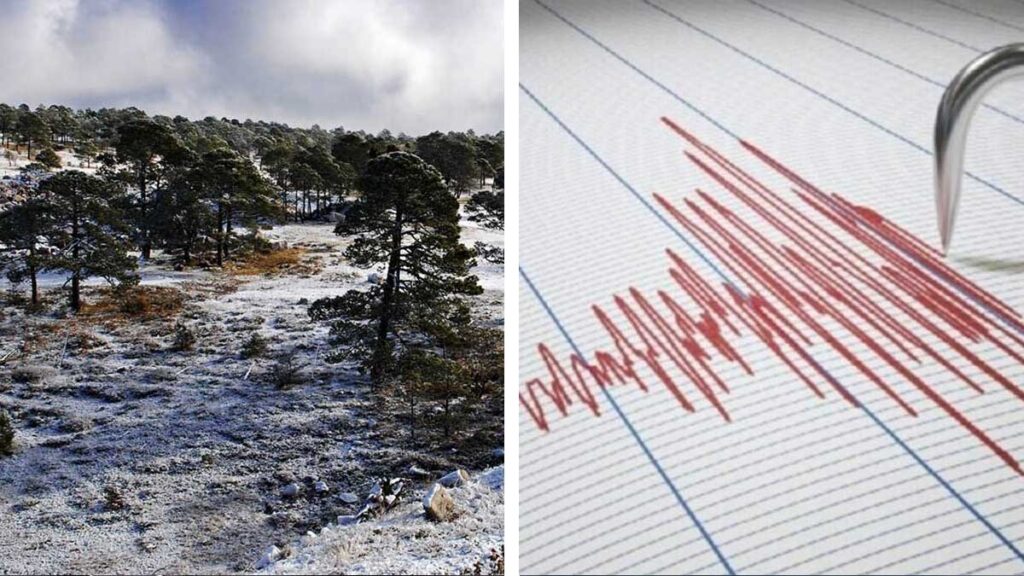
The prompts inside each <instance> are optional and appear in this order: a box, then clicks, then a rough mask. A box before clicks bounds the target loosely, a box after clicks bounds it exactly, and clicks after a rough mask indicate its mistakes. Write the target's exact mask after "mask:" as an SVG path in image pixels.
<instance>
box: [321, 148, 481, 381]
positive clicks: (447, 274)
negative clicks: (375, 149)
mask: <svg viewBox="0 0 1024 576" xmlns="http://www.w3.org/2000/svg"><path fill="white" fill-rule="evenodd" d="M359 188H360V190H361V191H362V195H361V196H360V197H359V199H358V200H357V201H356V202H355V204H354V205H353V206H352V209H351V210H350V211H349V212H348V215H347V217H346V218H345V221H344V222H341V223H339V224H338V226H337V228H336V230H335V232H336V233H337V234H341V235H346V236H347V235H353V236H355V239H354V240H353V241H352V243H351V244H349V246H348V248H346V250H345V255H346V257H347V258H348V259H349V260H350V261H351V262H352V263H353V264H355V265H356V266H361V267H367V268H369V267H373V266H378V265H382V264H383V265H385V266H386V268H387V273H386V279H385V281H384V283H383V285H379V286H374V287H372V288H370V289H369V290H366V291H359V290H352V291H349V292H348V293H346V294H345V295H343V296H340V297H337V298H328V299H323V300H319V301H317V302H315V303H314V304H313V306H312V307H311V308H310V315H311V316H312V317H313V318H315V319H324V320H333V321H334V325H333V327H332V330H333V332H334V334H335V336H336V339H337V340H339V341H341V342H343V343H345V344H346V345H347V346H348V348H347V353H349V354H354V355H357V356H358V357H360V359H361V360H362V361H363V365H364V367H366V368H367V369H368V370H369V372H370V375H371V378H372V379H373V381H374V382H380V381H381V380H382V379H383V378H384V376H385V375H386V374H387V373H388V371H389V370H390V369H391V368H392V367H393V366H394V361H395V357H394V355H395V351H396V342H398V343H400V344H401V345H402V346H403V347H405V348H409V347H413V346H416V347H423V346H429V345H430V340H431V338H432V337H433V335H434V334H436V333H438V332H439V331H440V330H439V329H438V328H439V327H442V326H445V325H447V324H449V323H454V322H462V323H465V322H466V321H468V307H467V306H466V304H465V302H464V301H463V299H462V298H461V297H462V296H464V295H471V294H479V293H481V292H482V290H481V288H480V286H479V284H478V281H477V278H476V276H473V275H471V274H470V273H469V269H470V267H472V266H473V264H474V262H473V251H472V250H471V249H469V248H467V247H466V246H464V245H463V244H462V243H461V242H460V241H459V233H460V230H459V214H458V212H459V204H458V201H457V200H456V199H455V197H454V196H453V195H452V194H451V193H450V192H449V191H448V190H447V188H446V187H445V185H444V182H443V180H442V178H441V175H440V173H438V171H437V170H436V169H434V168H433V167H431V166H429V165H427V164H426V163H425V162H424V161H423V160H422V159H420V158H419V157H417V156H415V155H413V154H409V153H406V152H391V153H388V154H384V155H382V156H379V157H377V158H375V159H373V160H371V161H370V162H368V163H367V165H366V172H365V173H364V175H363V177H362V178H361V179H360V186H359ZM416 342H419V344H416ZM398 351H399V352H402V350H398ZM342 355H345V352H342Z"/></svg>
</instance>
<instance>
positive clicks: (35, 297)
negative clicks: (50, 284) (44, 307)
mask: <svg viewBox="0 0 1024 576" xmlns="http://www.w3.org/2000/svg"><path fill="white" fill-rule="evenodd" d="M28 273H29V276H30V277H31V278H32V306H39V283H38V281H37V280H36V274H37V272H36V265H35V264H30V265H29V267H28Z"/></svg>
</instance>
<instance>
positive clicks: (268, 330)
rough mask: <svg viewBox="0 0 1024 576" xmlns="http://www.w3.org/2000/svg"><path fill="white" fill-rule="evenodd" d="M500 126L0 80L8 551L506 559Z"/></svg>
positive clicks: (9, 568) (3, 488)
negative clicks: (158, 106)
mask: <svg viewBox="0 0 1024 576" xmlns="http://www.w3.org/2000/svg"><path fill="white" fill-rule="evenodd" d="M503 139H504V135H503V133H500V132H499V133H497V134H476V133H474V132H473V131H468V132H447V133H442V132H433V133H429V134H424V135H418V136H409V135H406V134H392V133H390V132H389V131H387V130H384V131H381V132H379V133H377V134H369V133H365V132H362V131H348V130H346V129H344V128H340V127H339V128H335V129H324V128H321V127H319V126H316V125H314V126H312V127H310V128H295V127H291V126H288V125H287V124H283V123H276V122H267V121H254V120H244V121H239V120H233V119H228V118H219V119H218V118H213V117H207V118H203V119H201V120H190V119H188V118H185V117H182V116H175V117H169V116H161V115H154V116H149V115H147V114H146V113H145V112H144V111H142V110H138V109H135V108H123V109H115V108H103V109H98V110H92V109H86V110H74V109H71V108H70V107H66V106H61V105H49V106H42V105H41V106H38V107H35V108H32V107H30V106H27V105H24V104H22V105H15V104H0V287H2V288H3V289H2V291H0V534H2V535H3V536H0V538H2V539H6V541H5V542H4V543H3V545H2V546H0V572H3V573H14V572H17V573H23V572H37V573H38V572H67V571H70V572H101V573H111V572H132V573H140V572H147V573H152V572H157V571H164V572H207V573H211V572H217V573H221V572H239V571H244V572H252V571H260V572H264V573H287V572H305V571H336V572H345V573H360V572H364V573H399V572H415V573H426V572H430V573H435V572H440V573H468V574H472V573H476V574H486V573H501V572H503V570H504V560H503V555H504V549H503V542H504V540H503V533H502V524H503V495H502V490H503V480H502V478H503V476H502V475H503V462H504V452H503V450H502V446H503V442H504V440H503V388H504V382H503V355H504V350H503V328H502V324H503V317H502V305H503V299H504V294H503V275H504V266H503V246H504V240H503V228H504V185H503V157H504V140H503Z"/></svg>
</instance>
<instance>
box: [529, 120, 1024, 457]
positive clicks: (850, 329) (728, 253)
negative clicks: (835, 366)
mask: <svg viewBox="0 0 1024 576" xmlns="http://www.w3.org/2000/svg"><path fill="white" fill-rule="evenodd" d="M662 122H663V123H664V124H665V125H666V126H667V127H668V128H669V129H671V130H672V131H673V132H675V133H676V134H678V135H679V136H680V137H681V138H683V140H685V141H686V142H687V143H688V144H689V145H690V146H692V147H693V148H694V149H695V150H694V151H686V152H685V153H684V155H685V158H686V159H687V160H688V161H689V162H690V163H691V164H692V165H693V166H695V167H696V168H697V170H698V171H700V172H702V173H704V174H706V175H707V176H709V177H710V178H711V179H712V180H713V181H714V182H715V183H716V184H717V185H718V186H720V187H721V193H720V194H718V195H714V194H711V193H709V192H706V191H704V190H700V189H697V190H695V191H694V194H693V195H692V196H691V197H688V198H683V199H681V200H680V201H679V202H675V203H674V202H672V201H670V200H669V199H667V198H666V197H665V196H663V195H661V194H654V199H655V201H656V202H657V204H658V206H660V208H661V209H663V210H664V211H665V212H666V213H667V215H668V216H670V217H671V218H672V219H673V220H675V221H676V222H677V223H678V224H679V225H680V226H681V227H682V228H683V229H684V230H685V231H686V232H687V233H688V234H689V236H690V237H691V238H694V239H696V241H697V242H699V244H701V245H702V246H703V247H704V250H706V252H707V253H708V254H709V255H711V256H713V257H714V258H715V259H716V261H718V262H720V263H721V264H722V266H723V267H724V268H725V269H727V270H728V271H729V273H730V275H731V276H732V277H733V278H736V279H737V280H739V282H740V284H741V285H742V286H744V287H746V288H745V290H746V293H741V292H740V290H739V288H737V287H736V286H735V285H733V284H732V283H730V282H720V283H719V284H715V283H713V282H710V281H708V280H706V279H705V278H703V277H702V276H701V275H700V273H699V272H698V271H697V270H695V269H694V268H693V267H692V266H690V265H689V264H687V263H686V261H685V260H683V258H681V257H680V256H679V255H678V254H676V253H675V252H674V251H672V250H671V249H666V250H665V253H666V256H667V258H668V260H669V268H668V270H667V273H668V275H669V277H670V278H671V280H672V285H673V286H674V289H673V291H669V290H658V291H657V292H656V298H650V297H648V296H647V295H645V294H644V292H643V291H641V290H640V289H638V288H636V287H632V286H631V287H629V288H628V289H627V295H623V296H619V295H615V296H613V297H612V303H613V304H614V310H615V311H616V312H617V314H618V316H617V317H618V318H620V319H619V320H617V319H616V318H615V317H613V316H612V315H611V314H609V312H606V311H605V309H604V308H602V307H601V306H598V305H594V306H592V307H591V311H592V312H593V314H594V316H595V318H597V320H598V322H600V324H601V327H602V328H603V329H604V330H605V332H606V333H607V334H608V336H609V337H610V338H611V343H612V346H611V347H610V348H608V349H605V350H597V351H596V352H594V353H593V358H592V359H591V360H586V359H584V358H582V357H580V356H578V355H576V354H572V355H571V356H570V357H569V359H568V366H569V369H566V368H565V367H564V365H563V362H562V361H560V360H559V359H558V358H557V357H556V356H555V354H554V353H553V352H552V351H551V350H550V349H549V348H548V347H547V346H546V345H545V344H539V345H538V346H537V352H538V354H539V355H540V358H541V360H542V361H543V363H544V366H545V369H546V371H547V376H546V377H543V378H534V379H531V380H529V381H527V382H526V383H525V386H524V389H523V390H522V391H521V392H520V394H519V401H520V403H521V404H522V405H523V407H524V408H525V409H526V411H527V413H528V414H529V416H530V418H531V419H532V420H533V422H534V423H535V424H536V425H537V427H538V428H540V429H541V430H543V431H548V430H549V429H550V424H549V421H548V414H547V412H546V410H550V408H551V407H553V408H554V409H555V410H557V411H558V413H560V414H561V415H562V416H563V417H564V416H568V415H569V412H570V408H571V407H572V406H573V405H574V404H582V405H583V406H584V407H586V408H587V409H588V410H589V411H590V412H591V414H592V415H594V416H600V414H601V412H600V407H599V404H598V402H597V399H596V397H595V394H594V390H593V386H594V385H596V386H598V387H600V388H602V389H603V388H606V387H608V386H618V385H627V384H629V385H634V386H636V387H637V388H638V389H639V390H640V391H642V392H648V391H649V390H650V383H649V382H648V381H646V380H645V378H646V377H645V376H642V373H643V374H646V373H650V374H653V375H654V377H655V378H656V379H657V382H658V383H660V384H661V385H662V386H663V387H664V388H665V389H666V390H668V391H669V393H670V394H671V395H672V397H673V398H674V399H675V401H676V402H677V403H678V404H679V406H680V408H682V409H683V410H685V411H687V412H694V411H696V409H697V404H696V402H698V398H703V400H704V401H706V402H707V403H708V404H710V405H711V406H712V407H713V408H714V409H715V410H716V411H717V412H718V413H719V415H720V416H721V417H722V419H723V420H725V421H726V422H729V421H731V419H732V418H731V416H730V414H729V412H728V410H727V406H726V403H725V401H724V398H725V397H726V396H727V395H729V394H730V388H729V385H728V382H727V381H726V379H725V378H724V377H723V375H722V370H723V368H725V367H726V366H728V365H729V364H736V365H738V366H739V367H740V368H742V369H743V371H744V372H746V373H747V374H751V375H752V374H754V369H753V368H752V367H751V365H750V364H748V362H747V361H746V360H745V359H744V358H743V356H742V355H741V354H740V352H739V350H738V348H737V346H736V344H735V340H736V339H738V338H743V337H749V336H752V337H754V338H756V339H757V340H759V341H760V342H761V344H763V345H764V346H765V347H766V348H767V349H768V350H770V351H771V352H772V354H773V355H774V356H775V357H776V358H777V359H778V360H780V361H781V362H782V363H783V364H785V366H786V367H787V368H788V369H789V370H790V371H791V372H792V373H793V374H794V375H795V376H797V377H798V378H799V379H800V381H801V382H802V383H803V384H804V385H805V386H806V387H807V388H808V389H809V390H810V391H811V392H812V393H813V394H814V395H816V396H818V397H820V398H824V397H825V391H824V390H825V389H823V387H822V386H821V385H822V384H826V385H828V386H829V387H830V388H831V389H832V390H834V391H835V392H836V393H838V394H839V395H840V397H842V398H843V399H844V400H846V401H847V402H848V403H849V404H851V405H853V406H858V402H857V400H856V398H854V397H853V396H852V395H851V394H850V393H849V392H848V391H847V390H846V388H845V387H843V386H842V385H840V384H839V383H838V382H837V381H836V380H835V379H834V378H833V377H832V376H830V375H829V373H828V372H827V371H826V370H825V369H824V368H823V367H822V366H821V365H820V364H819V363H818V362H817V361H815V360H814V359H813V357H812V351H813V350H814V349H815V348H816V347H824V348H827V349H828V350H831V351H832V352H834V353H836V354H838V355H839V356H841V357H842V358H843V359H844V360H845V361H846V362H848V363H849V365H850V366H852V367H853V368H854V369H855V370H856V371H857V373H859V374H861V375H862V376H864V377H865V378H866V379H867V380H868V381H870V382H871V383H872V384H874V385H875V386H876V387H877V388H878V389H879V390H881V391H882V392H884V393H885V395H886V396H887V397H888V398H889V399H890V400H891V401H893V402H894V403H895V404H896V405H898V406H900V408H901V409H903V411H905V412H906V413H907V414H908V415H910V416H916V415H917V413H918V412H917V410H916V409H915V408H914V407H913V405H912V403H911V401H910V400H909V399H907V398H905V397H904V395H901V394H900V392H898V387H896V386H895V384H897V383H904V384H909V385H911V386H912V387H913V388H914V389H915V390H917V391H918V392H920V393H921V395H922V396H923V397H924V398H926V399H927V400H928V401H930V402H931V403H933V404H934V405H935V406H937V407H938V408H939V409H941V410H942V411H943V412H945V413H946V415H947V416H949V417H950V418H952V419H953V420H954V421H956V422H957V424H958V425H959V426H961V427H962V428H963V429H964V430H966V431H967V432H969V433H970V434H971V435H972V436H974V437H975V438H976V439H977V440H978V441H979V442H980V443H982V444H983V445H985V446H986V447H987V448H988V449H989V450H991V451H992V452H993V453H994V454H995V455H997V456H998V457H999V458H1000V459H1001V460H1002V461H1003V462H1005V463H1006V465H1007V466H1009V467H1010V468H1011V469H1013V470H1014V471H1016V472H1017V473H1018V474H1021V475H1024V469H1022V468H1021V466H1020V464H1018V462H1017V461H1016V460H1015V459H1014V457H1013V456H1012V455H1011V454H1010V453H1009V452H1008V451H1007V450H1005V449H1004V448H1002V447H1001V446H1000V445H999V444H998V443H997V442H996V441H995V440H993V439H992V438H991V437H989V436H988V435H987V434H986V433H985V432H984V431H983V430H982V429H981V428H979V427H978V426H977V425H976V424H974V423H973V422H972V421H971V420H970V419H969V418H967V416H965V415H964V414H963V413H962V412H960V411H959V410H958V409H957V408H956V407H955V406H954V405H953V404H952V403H951V402H950V401H949V400H947V399H946V398H944V397H943V396H942V395H941V394H940V393H939V392H938V391H936V390H935V389H934V388H933V387H932V386H930V385H929V384H928V383H927V382H925V381H924V380H923V379H922V378H921V377H920V376H918V375H917V373H916V372H915V371H914V368H915V367H916V366H919V365H920V364H921V362H922V358H924V357H928V358H930V359H931V360H933V361H935V362H936V363H937V364H938V365H939V366H941V367H942V368H943V369H944V370H945V371H946V372H947V373H949V374H951V375H953V376H955V377H956V379H957V380H959V381H961V382H963V384H964V385H965V386H967V387H968V388H969V389H971V390H972V391H974V392H975V393H977V394H982V393H984V391H985V389H984V388H983V386H982V384H983V382H984V383H987V382H994V383H997V384H998V385H999V386H1001V387H1003V388H1004V389H1005V390H1007V391H1009V392H1010V393H1011V394H1012V395H1013V396H1014V397H1016V398H1017V399H1018V400H1021V401H1024V390H1022V389H1021V387H1020V386H1018V385H1017V384H1015V383H1014V382H1013V381H1011V380H1010V378H1009V377H1008V376H1007V375H1005V374H1004V373H1002V372H1001V371H1000V370H999V369H997V368H996V367H995V366H992V365H991V364H989V363H988V362H986V361H985V360H984V359H982V358H981V357H980V356H979V355H978V354H976V353H974V352H972V351H971V349H970V347H969V346H970V345H974V344H979V343H988V344H992V345H994V346H995V347H997V348H998V349H999V350H1001V351H1002V352H1003V353H1005V354H1006V356H1007V357H1008V358H1012V359H1013V360H1014V361H1016V362H1017V363H1018V364H1024V354H1022V353H1021V350H1022V349H1024V339H1022V338H1021V334H1022V333H1024V322H1022V320H1021V316H1020V314H1019V313H1017V311H1015V310H1014V309H1012V308H1011V307H1010V306H1008V305H1007V304H1005V303H1003V302H1002V301H1000V300H999V299H998V298H997V297H995V296H994V295H992V294H990V293H988V292H987V291H985V290H984V289H982V288H981V287H980V286H978V285H977V284H975V283H973V282H971V281H970V280H969V279H967V278H965V277H964V276H962V275H961V274H959V273H958V272H957V271H955V270H954V269H952V268H950V267H949V266H948V265H946V263H945V262H944V261H943V260H942V259H941V256H940V255H939V254H938V252H937V251H935V250H934V249H932V248H931V247H929V246H928V245H927V244H925V243H924V242H922V241H921V240H920V239H918V238H916V237H915V236H914V235H913V234H911V233H910V232H908V231H907V230H905V229H903V228H901V227H899V226H898V225H896V224H895V223H893V222H890V221H888V220H886V219H885V218H884V217H883V216H882V215H881V214H879V213H877V212H875V211H873V210H871V209H870V208H867V207H865V206H859V205H856V204H853V203H851V202H849V201H847V200H846V199H844V198H842V197H841V196H839V195H838V194H834V193H832V194H829V193H826V192H824V191H822V190H820V189H819V188H817V187H815V186H814V185H813V184H811V183H810V182H808V181H806V180H804V179H803V178H801V177H800V176H799V175H797V174H796V173H795V172H793V171H792V170H790V169H789V168H787V167H786V166H784V165H783V164H782V163H780V162H779V161H777V160H775V159H774V158H772V157H771V156H769V155H768V154H766V153H765V152H763V151H762V150H760V149H759V148H757V147H756V146H754V145H753V144H750V143H749V142H746V141H740V144H741V145H742V146H743V148H744V149H745V150H746V151H747V152H749V153H750V154H752V155H753V156H754V157H755V158H756V159H757V160H759V161H760V162H761V163H762V164H764V165H765V166H767V167H769V168H770V169H772V170H773V171H774V172H775V173H777V174H779V175H781V176H782V177H784V178H785V179H786V180H788V181H789V182H790V183H792V185H793V186H795V188H791V189H790V190H788V192H789V193H791V194H792V195H793V197H794V198H795V199H796V201H795V202H794V201H791V200H788V199H786V198H785V197H783V196H782V195H780V194H778V193H776V192H774V191H773V190H771V189H770V188H769V187H768V186H767V185H766V184H764V183H763V182H761V181H759V180H758V179H757V178H755V177H754V176H752V175H751V174H750V173H749V172H748V171H746V170H744V169H743V168H741V167H740V166H739V165H738V164H736V163H734V162H733V161H731V160H729V159H728V158H727V157H725V156H724V155H723V154H721V153H720V152H718V151H717V150H715V149H714V148H712V147H711V146H709V145H708V144H706V143H704V142H702V141H701V140H699V139H698V138H697V137H696V136H694V135H693V134H691V133H690V132H688V131H686V130H685V129H683V128H682V127H680V126H679V125H678V124H676V123H674V122H672V121H671V120H669V119H668V118H662ZM724 198H732V199H735V200H736V201H738V202H739V205H742V206H743V207H744V208H745V209H746V210H748V211H749V212H750V213H751V214H753V216H754V217H751V216H749V215H741V214H739V213H737V212H736V211H735V210H733V209H730V208H729V207H727V205H726V204H725V203H724V202H723V201H722V200H721V199H724ZM815 216H817V218H815ZM840 234H844V235H845V236H848V237H849V238H851V239H852V240H853V242H849V241H847V242H844V241H843V240H841V239H840ZM675 289H678V291H676V290H675ZM963 295H967V297H964V296H963ZM659 304H660V306H661V309H663V310H664V311H661V310H660V309H659V307H658V305H659ZM886 307H889V308H888V309H889V310H892V309H895V310H897V311H899V312H900V313H902V314H903V315H904V316H905V318H897V317H896V316H895V315H894V314H893V313H892V312H887V311H886V310H887V308H886ZM986 309H987V310H988V311H986ZM925 310H926V311H927V312H925ZM995 316H998V317H999V318H1001V320H1000V319H999V318H996V317H995ZM1006 324H1008V325H1009V327H1008V326H1007V325H1006ZM932 338H935V339H938V340H939V341H940V342H942V343H943V344H944V345H945V346H946V347H948V348H949V349H950V350H951V352H952V353H949V352H947V353H943V352H942V351H940V350H937V349H936V348H935V346H934V345H932V344H929V343H928V342H929V341H930V340H932ZM854 342H856V343H857V344H859V346H858V347H856V349H855V348H854V347H852V346H851V345H850V344H852V343H854ZM962 363H968V364H970V365H971V366H973V367H974V368H976V369H977V370H978V371H979V372H980V373H981V374H984V376H985V378H986V379H985V380H984V381H983V382H979V381H978V379H977V378H972V377H971V376H969V375H967V374H966V373H965V372H964V371H963V370H962V369H961V368H960V367H959V366H958V364H962ZM879 365H882V366H885V367H887V368H889V369H891V373H893V374H895V375H896V376H883V375H882V374H881V373H879V371H878V369H876V368H872V366H879ZM640 366H644V367H646V368H647V370H648V371H649V372H643V371H641V370H639V367H640ZM673 370H674V371H675V372H676V373H679V374H682V375H683V378H677V377H674V376H673ZM688 394H689V395H688ZM691 396H692V397H691Z"/></svg>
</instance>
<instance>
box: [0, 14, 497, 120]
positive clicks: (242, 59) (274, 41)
mask: <svg viewBox="0 0 1024 576" xmlns="http://www.w3.org/2000/svg"><path fill="white" fill-rule="evenodd" d="M197 11H198V13H197ZM501 18H502V5H501V2H500V1H499V0H489V1H487V2H483V1H479V0H450V1H437V0H434V1H429V0H424V1H422V2H411V1H399V0H392V1H375V0H345V1H336V0H302V1H288V2H281V1H277V0H259V1H252V0H248V1H238V0H233V1H224V0H218V1H214V0H208V1H206V2H192V3H188V4H185V3H181V2H177V1H169V2H166V3H161V2H157V1H155V0H153V1H151V2H138V1H132V2H127V1H123V0H81V1H77V2H76V1H73V0H52V1H45V2H36V1H28V0H9V1H6V2H5V1H3V0H0V54H2V57H0V79H2V81H0V100H2V101H6V102H8V103H20V102H27V103H29V104H30V105H35V104H38V103H46V104H50V103H58V102H59V103H67V104H69V105H82V104H85V105H89V106H93V107H96V106H103V105H107V106H114V105H116V106H126V105H134V106H138V107H140V108H144V109H146V110H147V111H149V112H151V113H162V114H185V115H188V116H192V117H202V116H207V115H213V116H229V117H238V118H246V117H251V118H254V119H266V120H280V121H285V122H289V123H291V124H296V125H309V124H312V123H319V124H321V125H322V126H325V127H332V126H336V125H344V126H346V127H348V128H352V129H359V128H363V129H368V130H374V131H376V130H379V129H382V128H389V129H391V130H392V131H395V132H397V131H405V132H408V133H410V134H418V133H423V132H426V131H429V130H434V129H441V130H449V129H467V128H474V129H476V130H486V131H493V130H499V129H501V126H502V90H503V88H502V84H503V74H502V20H501Z"/></svg>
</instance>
